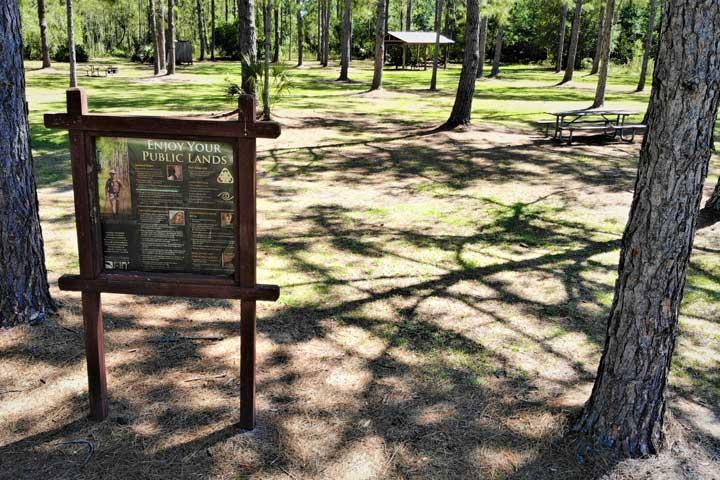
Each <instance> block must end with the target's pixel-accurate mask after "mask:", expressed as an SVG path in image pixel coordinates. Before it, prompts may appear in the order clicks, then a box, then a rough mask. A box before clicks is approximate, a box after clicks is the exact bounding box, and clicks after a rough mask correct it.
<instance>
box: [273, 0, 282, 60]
mask: <svg viewBox="0 0 720 480" xmlns="http://www.w3.org/2000/svg"><path fill="white" fill-rule="evenodd" d="M273 15H274V16H275V21H274V23H273V28H274V34H275V41H274V45H273V54H272V61H273V63H278V62H279V61H280V4H279V3H277V4H276V5H275V8H273Z"/></svg>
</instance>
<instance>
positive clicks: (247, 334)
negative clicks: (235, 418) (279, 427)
mask: <svg viewBox="0 0 720 480" xmlns="http://www.w3.org/2000/svg"><path fill="white" fill-rule="evenodd" d="M255 318H256V304H255V301H254V300H243V301H242V302H241V303H240V428H242V429H244V430H252V429H254V428H255Z"/></svg>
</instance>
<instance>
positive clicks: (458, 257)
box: [0, 111, 720, 480]
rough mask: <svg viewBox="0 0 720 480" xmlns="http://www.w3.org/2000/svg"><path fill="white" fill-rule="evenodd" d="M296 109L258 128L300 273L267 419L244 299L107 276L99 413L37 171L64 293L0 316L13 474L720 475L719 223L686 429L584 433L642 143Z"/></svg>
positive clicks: (65, 228)
mask: <svg viewBox="0 0 720 480" xmlns="http://www.w3.org/2000/svg"><path fill="white" fill-rule="evenodd" d="M277 119H278V120H279V121H280V122H282V123H283V124H284V125H285V130H284V132H283V135H282V136H281V137H280V138H279V139H277V140H274V141H264V142H260V144H259V149H260V153H259V156H260V177H259V182H258V188H259V205H258V212H259V214H258V226H259V235H260V236H259V245H258V251H259V273H258V278H259V280H260V281H262V282H263V283H278V284H280V286H281V289H282V294H281V299H280V301H279V302H277V303H273V304H269V303H265V304H260V307H259V312H258V388H257V391H258V427H257V428H256V429H255V430H254V431H253V432H243V431H241V430H240V429H239V428H238V427H237V422H238V398H239V381H238V380H239V379H238V376H237V372H238V361H239V350H240V344H239V343H240V342H239V322H238V320H239V304H238V303H236V302H231V301H201V300H192V299H173V298H158V297H150V298H142V297H132V296H125V295H105V296H104V297H103V300H104V313H105V325H106V350H107V366H108V384H109V392H110V398H111V405H110V408H111V416H110V419H109V420H107V421H105V422H102V423H92V422H89V421H88V420H87V419H86V418H85V415H86V403H87V395H86V388H87V387H86V374H85V364H84V357H83V346H82V320H81V317H80V307H79V296H78V295H76V294H70V293H65V292H60V291H59V290H58V289H57V288H56V284H55V282H56V281H57V277H58V276H59V275H60V274H62V273H68V272H71V271H72V270H73V269H74V268H76V267H75V264H76V245H75V232H74V224H73V222H74V218H73V213H72V212H73V209H72V192H71V189H70V186H69V183H68V182H65V183H62V182H61V183H60V184H56V185H52V186H48V187H44V188H42V189H41V191H40V201H41V205H42V217H43V222H44V234H45V238H46V242H47V252H46V253H47V255H48V264H49V269H50V276H51V280H52V282H53V285H54V286H53V294H54V296H55V298H56V299H57V301H58V304H59V307H60V308H59V313H58V315H57V316H56V317H55V318H53V319H52V320H51V321H49V322H47V323H46V324H44V325H40V326H34V327H20V328H15V329H12V330H9V331H7V332H3V335H1V336H0V361H1V362H2V365H3V368H2V369H1V370H0V402H1V403H0V478H2V479H136V478H137V479H153V478H158V479H166V478H178V479H180V478H181V479H194V478H198V479H205V478H213V479H230V478H262V479H286V478H291V479H300V478H302V479H353V480H356V479H374V478H398V479H401V478H403V479H404V478H408V479H409V478H429V479H440V478H447V479H460V478H518V479H520V478H524V479H551V478H552V479H555V478H573V479H590V478H597V479H599V478H604V479H657V478H663V479H681V478H682V479H717V478H720V474H718V472H719V471H720V419H719V417H718V410H717V392H718V388H719V387H718V386H719V384H720V380H719V379H718V374H717V366H718V360H719V358H720V354H719V347H718V339H720V325H718V320H720V307H719V306H718V302H717V298H718V292H717V291H716V290H715V285H716V283H710V286H708V284H707V282H708V281H714V282H716V281H718V280H717V270H714V271H713V270H712V268H714V267H716V266H717V265H718V264H717V263H714V262H716V260H715V259H716V258H717V254H718V252H720V229H718V227H717V226H714V227H708V228H706V229H703V230H701V231H700V232H699V233H698V237H697V241H696V245H697V246H696V251H695V254H694V257H693V271H692V272H691V276H692V275H695V276H696V277H697V278H698V280H697V281H696V282H695V283H693V282H692V281H691V285H690V287H689V289H688V299H687V301H686V305H685V306H684V309H683V311H684V312H685V315H684V317H683V326H682V329H683V333H682V340H681V342H680V345H679V347H678V353H677V363H678V365H677V366H674V369H673V384H672V387H671V400H670V410H671V411H672V413H673V418H674V419H675V421H673V422H670V424H671V429H670V439H671V441H670V445H669V448H668V449H667V450H666V451H665V453H663V454H662V455H660V456H657V457H653V458H650V459H644V460H630V461H618V460H616V459H613V458H612V457H611V456H609V455H606V454H604V453H602V452H587V451H585V450H579V447H578V446H577V444H576V443H575V440H574V439H573V437H572V436H569V437H564V436H563V435H564V434H565V433H566V432H567V431H568V429H569V427H570V426H571V425H572V418H573V416H574V415H575V414H577V412H578V411H579V408H580V407H581V406H582V404H583V402H584V401H585V399H586V398H587V396H588V395H589V390H590V388H591V386H592V379H593V377H594V374H595V369H596V366H597V361H598V359H599V353H600V350H601V348H602V342H603V340H604V328H605V326H604V325H605V323H604V322H605V315H606V313H607V310H608V308H609V304H610V301H611V299H612V285H613V282H614V278H615V268H616V264H617V252H618V248H619V239H620V236H621V234H622V230H623V227H624V223H625V219H626V215H627V212H628V208H629V204H630V201H631V198H632V187H633V183H634V176H635V163H634V162H635V160H634V159H635V156H636V155H637V151H638V145H637V144H634V145H627V144H609V145H608V144H597V143H592V142H591V143H578V144H577V145H575V146H573V147H570V148H569V147H566V146H558V145H555V144H552V143H550V142H548V141H547V140H545V139H543V138H542V137H540V136H538V135H535V134H532V133H530V132H527V131H522V130H519V129H511V128H507V127H498V126H476V127H473V129H472V130H471V131H468V132H464V133H442V134H434V135H424V134H423V133H424V131H425V130H411V131H408V130H407V129H406V128H401V127H400V126H399V125H401V124H402V122H401V120H400V119H388V120H387V121H386V122H385V123H375V122H370V121H368V119H367V118H366V117H362V116H348V115H343V114H341V113H337V115H334V116H332V117H328V116H323V117H322V118H320V117H318V118H313V117H307V116H304V117H303V121H302V123H301V122H300V120H299V117H298V114H297V113H289V112H282V111H281V112H279V114H278V116H277ZM396 120H397V121H396ZM428 127H430V126H428ZM715 173H716V172H715ZM714 180H715V179H714V178H712V179H710V180H709V181H708V193H709V189H710V186H711V185H710V184H711V183H712V182H714ZM707 278H709V279H710V280H707ZM713 279H714V280H713ZM703 282H705V283H703ZM189 337H221V338H222V339H221V340H194V339H192V338H189ZM78 440H81V441H89V442H91V443H92V445H94V447H95V449H94V451H92V452H90V451H89V448H88V444H87V443H67V442H75V441H78ZM85 462H86V463H85Z"/></svg>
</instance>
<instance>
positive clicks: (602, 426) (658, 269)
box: [576, 0, 720, 456]
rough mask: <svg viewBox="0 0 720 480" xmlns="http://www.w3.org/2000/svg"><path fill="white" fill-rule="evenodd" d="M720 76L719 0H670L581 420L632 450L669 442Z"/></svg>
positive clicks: (593, 432) (603, 438) (597, 434)
mask: <svg viewBox="0 0 720 480" xmlns="http://www.w3.org/2000/svg"><path fill="white" fill-rule="evenodd" d="M608 9H609V10H612V6H609V7H608ZM608 18H612V17H611V16H608ZM719 72H720V2H718V1H717V0H670V1H669V2H668V6H667V9H666V11H665V16H664V20H663V30H662V32H661V44H660V50H659V54H658V59H657V66H656V68H655V74H654V81H653V90H652V94H651V97H650V105H649V113H648V129H647V134H646V136H645V139H644V141H643V145H642V149H641V152H640V163H639V167H638V175H637V179H636V182H635V195H634V198H633V203H632V207H631V210H630V218H629V220H628V224H627V227H626V229H625V234H624V236H623V240H622V250H621V253H620V265H619V269H618V280H617V283H616V286H615V299H614V301H613V305H612V308H611V311H610V317H609V320H608V329H607V336H606V340H605V348H604V350H603V355H602V358H601V360H600V366H599V369H598V374H597V378H596V380H595V386H594V388H593V392H592V395H591V397H590V399H589V400H588V402H587V404H586V405H585V408H584V411H583V414H582V417H581V419H580V421H579V423H578V424H577V425H576V429H577V430H579V431H581V432H583V433H585V434H587V435H589V436H590V438H591V439H592V441H593V442H594V443H596V444H598V445H602V446H606V447H610V448H615V449H618V450H620V451H622V452H623V453H624V454H626V455H630V456H645V455H648V454H651V453H654V452H658V451H659V450H660V449H661V448H662V447H663V444H664V434H663V419H664V415H665V407H666V399H665V387H666V385H667V376H668V371H669V369H670V363H671V360H672V354H673V350H674V348H675V339H676V336H677V333H678V315H679V309H680V303H681V301H682V296H683V288H684V286H685V280H686V273H687V268H688V264H689V259H690V252H691V250H692V245H693V240H694V234H695V226H696V221H697V216H698V209H699V207H700V200H701V198H702V187H703V183H704V181H705V177H706V175H707V170H708V162H709V159H710V154H711V146H712V145H711V142H712V132H713V128H714V126H715V118H716V115H717V109H718V102H719V101H720V73H719Z"/></svg>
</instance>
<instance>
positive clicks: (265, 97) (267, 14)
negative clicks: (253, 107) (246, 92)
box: [262, 0, 273, 120]
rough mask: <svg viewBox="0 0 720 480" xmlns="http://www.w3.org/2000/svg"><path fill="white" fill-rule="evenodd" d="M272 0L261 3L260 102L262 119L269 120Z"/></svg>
mask: <svg viewBox="0 0 720 480" xmlns="http://www.w3.org/2000/svg"><path fill="white" fill-rule="evenodd" d="M272 14H273V6H272V0H265V1H264V3H263V23H264V25H265V58H264V60H265V69H264V70H265V80H264V81H263V91H262V102H263V113H262V115H263V120H270V35H271V33H272Z"/></svg>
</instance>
